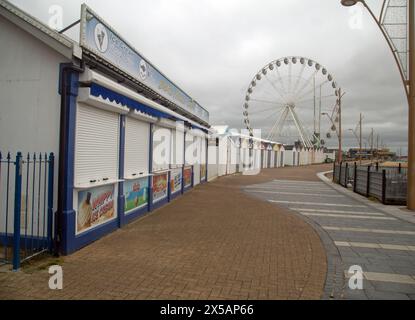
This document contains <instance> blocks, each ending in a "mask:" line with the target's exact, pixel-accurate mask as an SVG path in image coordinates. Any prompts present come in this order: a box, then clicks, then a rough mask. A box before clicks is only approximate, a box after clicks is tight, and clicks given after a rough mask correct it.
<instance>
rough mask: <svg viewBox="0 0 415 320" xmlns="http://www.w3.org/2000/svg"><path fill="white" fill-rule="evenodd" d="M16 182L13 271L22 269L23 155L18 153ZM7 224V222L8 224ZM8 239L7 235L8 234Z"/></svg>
mask: <svg viewBox="0 0 415 320" xmlns="http://www.w3.org/2000/svg"><path fill="white" fill-rule="evenodd" d="M15 169H16V170H15V181H14V233H13V271H17V270H18V269H19V268H20V211H21V208H20V207H21V203H22V153H21V152H18V153H17V155H16V162H15ZM6 223H7V222H6ZM6 237H7V234H6Z"/></svg>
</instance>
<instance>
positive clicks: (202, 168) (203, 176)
mask: <svg viewBox="0 0 415 320" xmlns="http://www.w3.org/2000/svg"><path fill="white" fill-rule="evenodd" d="M200 180H201V181H205V180H206V164H201V165H200Z"/></svg>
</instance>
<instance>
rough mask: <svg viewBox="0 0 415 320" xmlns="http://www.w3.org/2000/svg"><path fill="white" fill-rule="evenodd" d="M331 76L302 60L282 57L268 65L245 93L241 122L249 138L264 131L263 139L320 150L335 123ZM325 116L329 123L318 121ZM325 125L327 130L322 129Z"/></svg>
mask: <svg viewBox="0 0 415 320" xmlns="http://www.w3.org/2000/svg"><path fill="white" fill-rule="evenodd" d="M337 88H338V86H337V83H336V82H335V80H334V77H333V76H332V75H331V74H330V73H329V72H328V70H327V69H326V68H325V67H323V66H322V65H321V64H320V63H318V62H316V61H314V60H312V59H309V58H305V57H296V56H291V57H284V58H281V59H278V60H275V61H272V62H270V63H268V64H267V65H266V66H264V67H263V68H262V69H261V70H259V72H258V73H257V74H256V75H255V77H254V78H253V79H252V81H251V83H250V85H249V88H248V90H247V92H246V97H245V103H244V107H243V108H244V111H243V115H244V122H245V125H246V127H247V129H248V130H249V132H250V135H251V136H253V135H254V129H261V132H262V134H263V133H264V132H265V137H266V139H267V140H272V141H278V142H282V143H286V144H294V143H295V142H297V141H300V142H301V143H302V145H303V146H304V147H308V148H312V147H320V146H322V145H324V144H325V141H324V139H322V137H321V132H322V130H326V129H327V138H330V137H331V131H335V130H336V121H337V122H338V116H337V113H338V106H337V96H338V95H339V90H338V89H337ZM324 113H326V114H327V115H329V117H330V119H331V120H332V121H331V123H326V122H324V121H322V114H324ZM326 125H328V127H327V128H326Z"/></svg>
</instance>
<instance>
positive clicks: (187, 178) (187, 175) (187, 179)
mask: <svg viewBox="0 0 415 320" xmlns="http://www.w3.org/2000/svg"><path fill="white" fill-rule="evenodd" d="M183 182H184V187H185V188H188V187H190V186H191V185H192V168H191V167H190V168H185V169H184V173H183Z"/></svg>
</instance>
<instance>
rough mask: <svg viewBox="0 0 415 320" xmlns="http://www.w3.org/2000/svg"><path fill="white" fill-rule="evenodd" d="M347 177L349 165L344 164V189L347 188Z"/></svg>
mask: <svg viewBox="0 0 415 320" xmlns="http://www.w3.org/2000/svg"><path fill="white" fill-rule="evenodd" d="M348 176H349V163H348V162H346V171H345V173H344V187H345V188H347V180H348Z"/></svg>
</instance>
